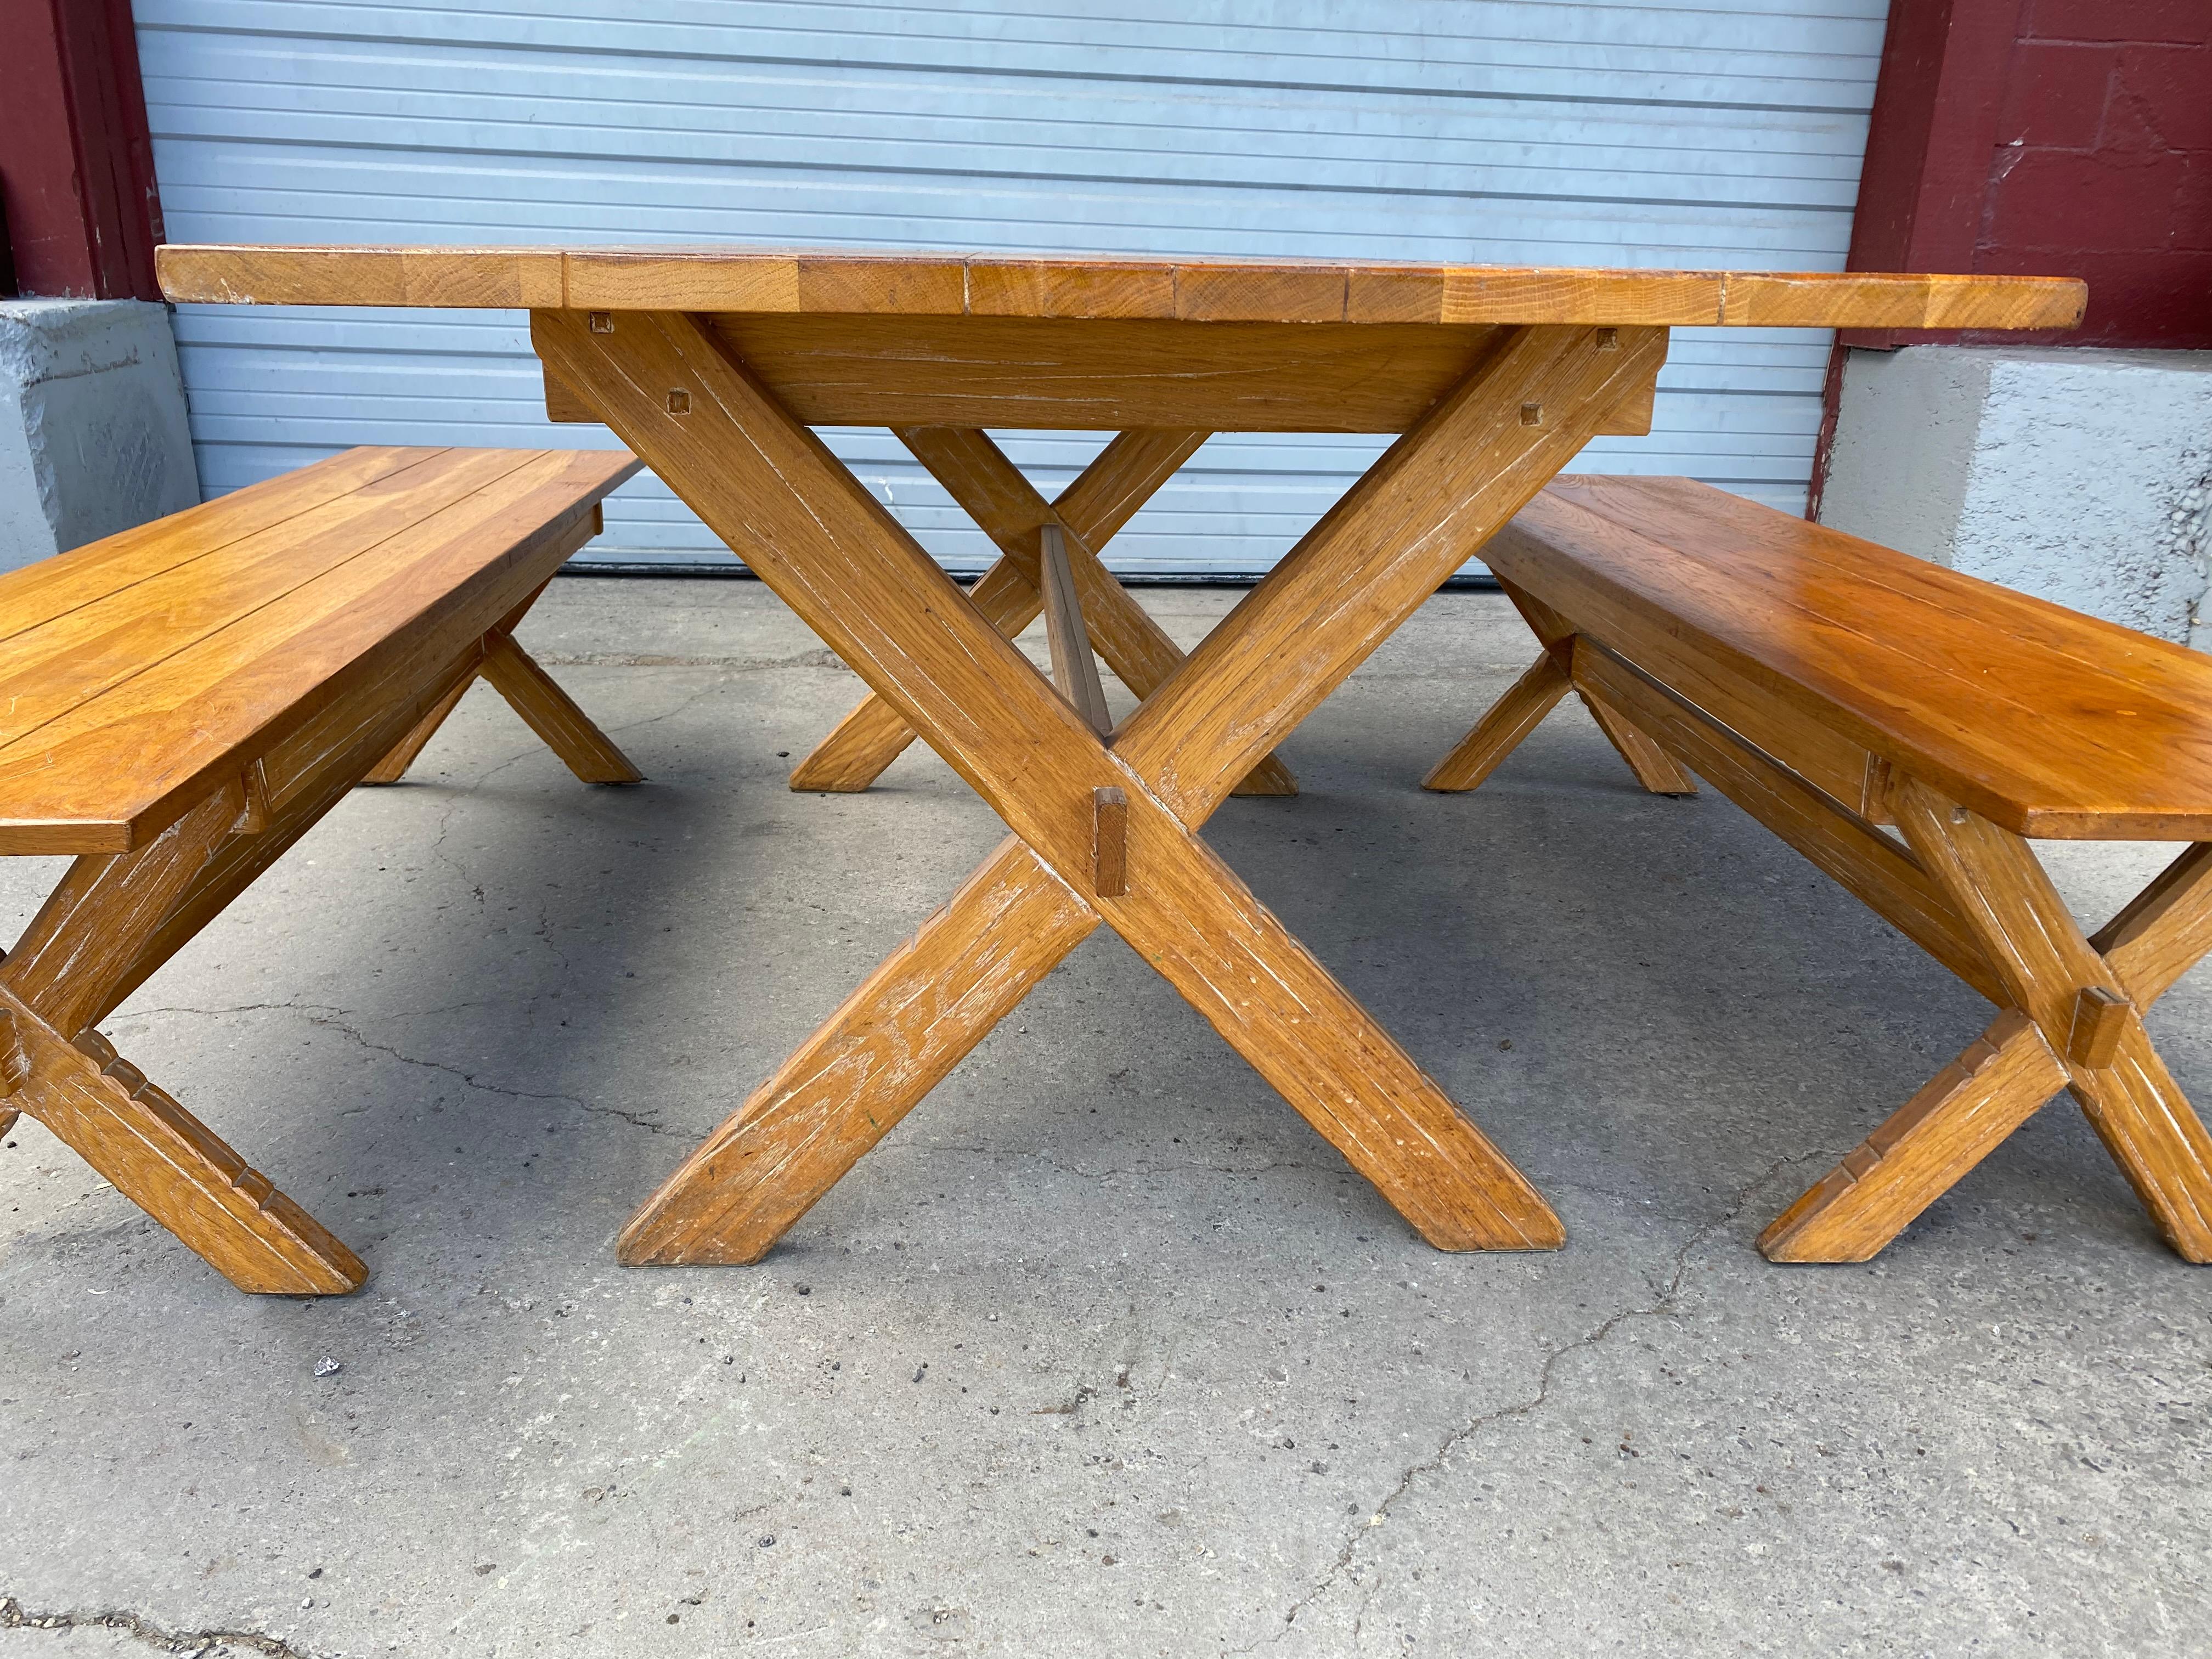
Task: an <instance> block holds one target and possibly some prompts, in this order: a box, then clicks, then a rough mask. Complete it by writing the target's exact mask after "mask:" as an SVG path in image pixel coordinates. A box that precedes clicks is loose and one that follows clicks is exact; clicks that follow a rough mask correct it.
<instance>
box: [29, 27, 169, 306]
mask: <svg viewBox="0 0 2212 1659" xmlns="http://www.w3.org/2000/svg"><path fill="white" fill-rule="evenodd" d="M0 40H4V41H5V42H6V43H7V58H6V61H5V63H4V64H0V211H4V214H5V219H6V225H7V238H8V243H9V247H10V249H11V250H12V252H13V255H14V265H15V286H16V287H17V288H18V289H21V291H22V292H23V293H25V294H40V295H76V296H79V297H82V298H86V299H96V300H127V299H139V300H158V299H160V298H161V289H160V288H159V287H158V286H157V285H156V283H155V280H154V249H155V246H158V245H159V243H160V242H161V197H160V195H159V192H158V191H156V189H155V183H154V146H153V141H152V139H151V138H150V137H149V136H148V134H147V130H146V94H145V91H144V88H143V87H142V86H141V85H140V83H139V79H138V39H137V32H136V31H135V30H134V28H133V27H132V25H131V0H0Z"/></svg>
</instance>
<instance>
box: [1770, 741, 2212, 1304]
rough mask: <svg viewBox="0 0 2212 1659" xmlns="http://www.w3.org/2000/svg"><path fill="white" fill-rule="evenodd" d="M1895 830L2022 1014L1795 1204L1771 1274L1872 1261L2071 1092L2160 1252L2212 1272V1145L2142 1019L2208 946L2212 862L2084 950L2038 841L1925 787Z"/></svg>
mask: <svg viewBox="0 0 2212 1659" xmlns="http://www.w3.org/2000/svg"><path fill="white" fill-rule="evenodd" d="M1892 802H1893V805H1894V808H1895V811H1896V814H1897V823H1898V826H1899V829H1901V830H1902V831H1903V832H1904V834H1905V840H1906V842H1907V843H1908V844H1909V845H1910V846H1911V848H1912V850H1913V852H1914V853H1915V854H1917V858H1918V860H1919V862H1920V864H1921V866H1922V867H1923V869H1925V870H1926V872H1928V874H1929V876H1930V877H1931V878H1933V879H1934V881H1935V882H1936V884H1937V886H1938V887H1940V888H1941V889H1942V890H1943V891H1944V892H1945V893H1946V894H1947V895H1948V896H1949V898H1950V900H1951V901H1952V903H1953V905H1954V907H1955V909H1956V912H1957V915H1958V916H1959V918H1960V921H1963V923H1964V924H1965V927H1966V931H1967V932H1968V933H1970V934H1971V935H1972V937H1973V938H1974V939H1975V940H1976V941H1977V942H1978V944H1979V945H1980V947H1981V949H1982V951H1983V952H1984V955H1985V956H1986V957H1987V958H1988V961H1989V963H1990V967H1991V968H1992V969H1994V970H1995V972H1996V978H1997V980H1998V981H1999V983H2000V985H2001V986H2002V990H2003V992H2004V994H2005V995H2006V998H2007V1000H2008V1001H2009V1002H2010V1003H2011V1004H2012V1006H2010V1007H2008V1008H2007V1009H2006V1010H2005V1011H2004V1012H2002V1013H2001V1014H1999V1015H1998V1016H1997V1018H1996V1022H1995V1023H1994V1024H1991V1025H1990V1028H1989V1030H1986V1031H1985V1032H1984V1033H1983V1035H1982V1036H1981V1038H1980V1040H1979V1041H1978V1042H1975V1043H1974V1045H1973V1046H1972V1048H1968V1049H1967V1051H1966V1054H1963V1055H1961V1056H1960V1059H1959V1060H1958V1061H1957V1062H1956V1063H1954V1065H1951V1066H1946V1067H1945V1068H1944V1069H1943V1070H1942V1072H1940V1073H1937V1074H1936V1078H1935V1079H1933V1080H1931V1081H1930V1082H1929V1085H1928V1086H1927V1087H1926V1088H1924V1089H1923V1090H1922V1091H1920V1092H1919V1093H1918V1094H1917V1095H1915V1096H1914V1097H1912V1099H1911V1100H1910V1101H1908V1102H1907V1103H1905V1105H1904V1106H1903V1107H1902V1108H1900V1109H1899V1110H1898V1111H1897V1112H1896V1113H1894V1114H1893V1115H1892V1116H1891V1117H1890V1118H1889V1119H1888V1121H1886V1122H1885V1123H1883V1124H1882V1126H1881V1127H1880V1128H1878V1129H1876V1130H1875V1133H1873V1134H1872V1135H1870V1136H1869V1137H1868V1138H1867V1139H1866V1141H1865V1142H1864V1143H1863V1144H1862V1145H1861V1146H1858V1147H1857V1148H1855V1149H1854V1150H1853V1151H1852V1152H1850V1153H1849V1154H1848V1155H1847V1156H1846V1157H1845V1158H1844V1160H1843V1162H1842V1163H1841V1164H1838V1166H1837V1167H1836V1168H1835V1169H1834V1170H1832V1171H1830V1172H1829V1174H1828V1175H1827V1176H1825V1177H1823V1178H1822V1179H1821V1180H1820V1182H1818V1183H1817V1184H1816V1185H1814V1187H1813V1188H1811V1190H1809V1191H1808V1192H1807V1193H1806V1194H1804V1195H1803V1196H1802V1197H1801V1198H1800V1199H1798V1200H1797V1201H1796V1203H1795V1204H1793V1205H1791V1206H1790V1208H1789V1209H1788V1210H1787V1211H1785V1212H1784V1213H1783V1214H1782V1215H1781V1216H1780V1217H1779V1218H1778V1219H1777V1220H1776V1221H1775V1222H1774V1224H1773V1225H1771V1226H1770V1227H1769V1228H1768V1229H1767V1230H1766V1231H1765V1233H1764V1234H1763V1235H1761V1237H1760V1239H1759V1245H1760V1248H1761V1249H1764V1250H1765V1252H1766V1254H1767V1255H1769V1256H1771V1257H1772V1258H1773V1259H1774V1260H1776V1261H1865V1260H1867V1259H1868V1258H1869V1257H1870V1256H1872V1255H1874V1254H1875V1252H1876V1251H1878V1250H1880V1249H1881V1248H1882V1246H1883V1245H1885V1244H1887V1243H1888V1242H1889V1241H1890V1240H1891V1239H1892V1238H1893V1237H1896V1236H1897V1234H1898V1233H1899V1231H1902V1230H1903V1228H1904V1227H1905V1225H1906V1224H1908V1223H1909V1222H1911V1220H1912V1218H1914V1217H1916V1216H1917V1215H1918V1214H1919V1213H1920V1212H1922V1211H1923V1210H1924V1209H1925V1208H1926V1207H1927V1206H1929V1204H1931V1203H1933V1202H1934V1201H1935V1200H1936V1198H1938V1197H1940V1196H1941V1195H1942V1194H1943V1193H1944V1192H1946V1191H1948V1189H1949V1188H1951V1186H1952V1185H1953V1184H1954V1183H1955V1182H1957V1181H1958V1180H1959V1178H1960V1176H1963V1175H1965V1174H1966V1171H1967V1170H1971V1169H1972V1168H1973V1166H1974V1165H1975V1164H1978V1163H1979V1162H1980V1161H1981V1159H1982V1158H1984V1157H1985V1156H1987V1155H1988V1153H1989V1152H1990V1151H1991V1150H1993V1149H1994V1148H1995V1147H1996V1145H1997V1143H1998V1142H1999V1141H2001V1140H2002V1139H2004V1138H2005V1136H2007V1135H2008V1134H2009V1133H2012V1131H2013V1130H2014V1129H2015V1128H2016V1127H2019V1126H2020V1124H2021V1123H2022V1122H2024V1121H2026V1120H2027V1118H2028V1117H2029V1116H2031V1115H2033V1113H2035V1112H2036V1111H2037V1110H2038V1109H2040V1108H2041V1107H2042V1106H2043V1104H2044V1103H2045V1102H2046V1101H2048V1100H2049V1099H2050V1098H2051V1096H2052V1095H2054V1094H2056V1093H2057V1091H2059V1090H2061V1089H2070V1090H2071V1091H2073V1094H2074V1097H2075V1099H2076V1100H2077V1101H2079V1102H2080V1103H2081V1108H2082V1109H2083V1111H2084V1112H2086V1113H2087V1115H2088V1118H2089V1121H2090V1122H2091V1124H2092V1125H2093V1126H2094V1127H2095V1128H2096V1131H2097V1133H2098V1136H2099V1137H2100V1139H2102V1140H2103V1142H2104V1144H2105V1147H2106V1151H2108V1152H2111V1153H2112V1157H2113V1158H2114V1159H2115V1160H2116V1161H2117V1162H2118V1164H2119V1165H2120V1168H2121V1170H2123V1171H2124V1172H2125V1174H2126V1176H2127V1177H2128V1180H2129V1182H2130V1184H2131V1185H2132V1186H2133V1187H2134V1188H2135V1190H2136V1195H2137V1196H2138V1197H2139V1198H2140V1199H2141V1200H2142V1203H2143V1206H2144V1207H2145V1208H2146V1209H2148V1211H2149V1212H2150V1213H2151V1217H2152V1218H2153V1219H2154V1221H2155V1222H2156V1223H2157V1225H2158V1229H2159V1231H2160V1233H2161V1234H2163V1235H2164V1236H2165V1237H2166V1242H2167V1243H2169V1244H2171V1245H2172V1247H2173V1249H2175V1250H2176V1251H2177V1252H2179V1254H2180V1255H2183V1256H2185V1257H2186V1258H2187V1259H2188V1260H2190V1261H2212V1134H2208V1133H2206V1130H2205V1127H2204V1125H2203V1122H2202V1121H2200V1120H2199V1119H2198V1117H2197V1113H2196V1111H2195V1110H2194V1109H2192V1108H2191V1105H2190V1103H2189V1102H2188V1099H2187V1098H2186V1097H2185V1096H2184V1095H2183V1094H2182V1092H2181V1090H2180V1087H2179V1085H2177V1084H2176V1083H2175V1082H2174V1080H2173V1078H2172V1073H2169V1072H2168V1071H2167V1070H2166V1063H2165V1061H2164V1060H2160V1058H2159V1055H2158V1053H2157V1051H2156V1050H2155V1049H2154V1048H2152V1047H2151V1042H2150V1037H2149V1035H2148V1033H2147V1032H2146V1031H2145V1030H2144V1029H2143V1023H2142V1010H2143V1009H2145V1008H2148V1006H2150V1005H2151V1003H2152V1002H2153V1001H2154V1000H2156V999H2157V998H2158V997H2159V996H2160V994H2163V993H2164V992H2165V990H2166V987H2168V986H2170V985H2171V984H2172V982H2173V981H2175V980H2176V979H2178V978H2179V977H2180V975H2182V974H2183V973H2184V972H2185V971H2186V969H2188V968H2189V967H2190V965H2191V963H2194V962H2196V961H2197V958H2198V957H2202V956H2203V954H2204V952H2205V951H2206V949H2207V948H2208V947H2212V846H2197V847H2192V848H2190V849H2189V851H2188V852H2186V853H2185V854H2183V855H2182V856H2181V858H2179V860H2176V861H2175V863H2174V864H2173V865H2172V866H2171V867H2170V868H2169V869H2168V870H2167V871H2166V873H2165V874H2164V875H2163V876H2161V877H2160V878H2159V879H2158V880H2157V881H2156V882H2154V883H2153V884H2152V885H2151V886H2150V887H2149V888H2148V889H2147V890H2145V891H2144V893H2143V894H2142V896H2141V897H2139V898H2138V899H2137V900H2136V902H2135V903H2133V904H2131V905H2130V906H2129V907H2128V908H2127V909H2125V910H2124V911H2122V912H2121V914H2120V915H2118V917H2116V918H2114V920H2113V921H2112V924H2111V925H2110V926H2109V927H2106V928H2105V929H2104V930H2103V931H2102V932H2100V933H2099V934H2098V936H2097V938H2096V939H2095V940H2090V939H2084V938H2083V937H2082V936H2081V929H2080V928H2078V927H2075V923H2074V919H2073V917H2072V915H2070V914H2069V911H2068V910H2067V908H2066V905H2065V902H2063V900H2062V899H2061V898H2060V897H2059V896H2058V894H2057V890H2056V889H2054V888H2053V887H2052V886H2051V879H2050V877H2049V876H2048V875H2047V874H2046V873H2045V871H2044V869H2043V866H2042V865H2041V863H2040V862H2039V861H2038V860H2037V859H2036V856H2035V854H2034V851H2033V848H2030V847H2029V846H2028V844H2027V842H2026V841H2024V840H2022V839H2021V837H2020V836H2015V835H2014V834H2012V833H2011V832H2010V831H2008V830H2006V829H2001V828H1999V827H1998V826H1997V825H1996V824H1994V823H1990V822H1989V821H1988V820H1987V819H1985V818H1983V817H1980V816H1978V814H1976V813H1973V812H1972V811H1968V810H1967V809H1966V808H1965V807H1962V806H1960V805H1957V804H1956V803H1955V802H1954V801H1951V800H1949V799H1947V798H1946V797H1945V796H1943V795H1942V793H1939V792H1938V791H1936V790H1935V789H1933V788H1931V787H1929V786H1928V785H1926V784H1924V783H1921V782H1919V781H1917V780H1905V781H1904V782H1903V783H1902V784H1901V786H1900V787H1899V788H1898V789H1897V790H1896V791H1895V792H1894V793H1893V796H1892Z"/></svg>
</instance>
